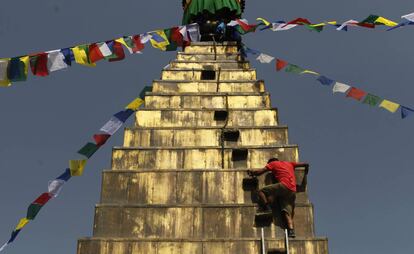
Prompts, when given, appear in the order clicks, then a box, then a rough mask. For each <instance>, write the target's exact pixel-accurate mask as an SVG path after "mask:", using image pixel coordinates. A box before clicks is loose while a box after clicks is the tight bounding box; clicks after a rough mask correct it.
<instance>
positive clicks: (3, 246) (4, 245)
mask: <svg viewBox="0 0 414 254" xmlns="http://www.w3.org/2000/svg"><path fill="white" fill-rule="evenodd" d="M7 245H8V243H5V244H3V245H2V246H1V247H0V252H2V251H3V250H4V249H5V248H6V247H7Z"/></svg>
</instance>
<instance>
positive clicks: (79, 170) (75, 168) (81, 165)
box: [69, 160, 86, 176]
mask: <svg viewBox="0 0 414 254" xmlns="http://www.w3.org/2000/svg"><path fill="white" fill-rule="evenodd" d="M85 165H86V160H70V161H69V169H70V175H71V176H81V175H82V174H83V170H84V169H85Z"/></svg>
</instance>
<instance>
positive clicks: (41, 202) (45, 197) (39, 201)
mask: <svg viewBox="0 0 414 254" xmlns="http://www.w3.org/2000/svg"><path fill="white" fill-rule="evenodd" d="M50 198H51V196H50V195H49V193H47V192H45V193H42V194H41V195H40V196H39V197H38V198H36V200H35V201H33V204H38V205H42V206H43V205H45V204H46V203H47V202H48V201H49V200H50Z"/></svg>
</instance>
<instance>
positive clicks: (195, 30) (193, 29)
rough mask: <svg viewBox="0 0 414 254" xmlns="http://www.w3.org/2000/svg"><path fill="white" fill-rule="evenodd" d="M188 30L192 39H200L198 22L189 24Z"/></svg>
mask: <svg viewBox="0 0 414 254" xmlns="http://www.w3.org/2000/svg"><path fill="white" fill-rule="evenodd" d="M187 31H188V34H189V35H190V39H191V41H200V38H201V34H200V29H199V26H198V24H197V23H194V24H190V25H187Z"/></svg>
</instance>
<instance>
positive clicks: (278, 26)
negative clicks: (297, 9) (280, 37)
mask: <svg viewBox="0 0 414 254" xmlns="http://www.w3.org/2000/svg"><path fill="white" fill-rule="evenodd" d="M296 26H297V25H296V24H289V25H286V23H272V27H271V28H270V30H272V31H273V32H277V31H286V30H289V29H292V28H294V27H296Z"/></svg>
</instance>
